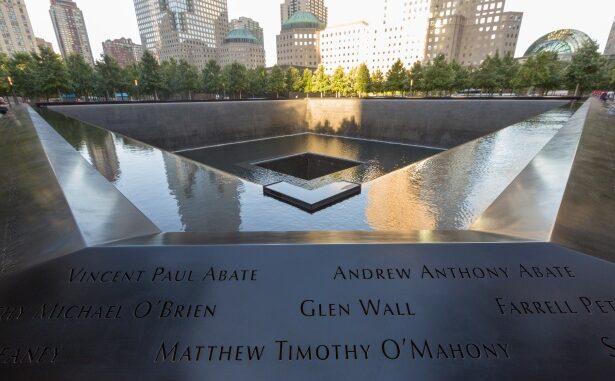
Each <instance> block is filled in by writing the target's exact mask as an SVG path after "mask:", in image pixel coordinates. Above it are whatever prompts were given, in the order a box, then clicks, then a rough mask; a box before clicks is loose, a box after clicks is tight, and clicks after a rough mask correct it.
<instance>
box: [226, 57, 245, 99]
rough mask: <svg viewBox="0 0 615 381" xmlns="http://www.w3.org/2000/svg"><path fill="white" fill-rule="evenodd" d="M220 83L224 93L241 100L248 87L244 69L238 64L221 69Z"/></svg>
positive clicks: (234, 63)
mask: <svg viewBox="0 0 615 381" xmlns="http://www.w3.org/2000/svg"><path fill="white" fill-rule="evenodd" d="M222 83H223V86H224V89H225V91H226V92H228V93H230V94H233V95H235V96H239V99H242V93H243V92H244V91H245V90H246V89H247V87H248V82H247V69H246V67H245V66H243V65H242V64H240V63H238V62H233V63H232V64H230V65H226V66H225V67H224V69H222Z"/></svg>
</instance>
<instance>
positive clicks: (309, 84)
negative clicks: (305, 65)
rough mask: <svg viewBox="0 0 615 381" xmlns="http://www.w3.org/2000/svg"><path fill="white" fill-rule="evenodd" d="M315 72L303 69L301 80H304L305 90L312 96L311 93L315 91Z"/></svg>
mask: <svg viewBox="0 0 615 381" xmlns="http://www.w3.org/2000/svg"><path fill="white" fill-rule="evenodd" d="M313 77H314V73H312V71H311V70H310V69H304V70H303V76H302V78H301V82H303V92H304V93H306V94H307V96H308V97H309V96H310V93H311V92H313V91H314V86H313V85H314V78H313Z"/></svg>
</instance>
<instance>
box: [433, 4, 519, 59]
mask: <svg viewBox="0 0 615 381" xmlns="http://www.w3.org/2000/svg"><path fill="white" fill-rule="evenodd" d="M505 5H506V2H505V0H472V1H465V2H457V1H446V0H432V2H431V7H430V8H431V11H430V19H429V29H428V33H427V43H426V47H425V58H426V59H427V60H430V59H433V58H434V57H436V56H437V55H438V54H443V55H444V56H445V57H446V58H447V59H448V60H455V61H457V62H459V63H461V64H462V65H474V66H477V65H480V64H481V62H482V61H483V60H484V59H485V58H486V57H487V56H488V55H490V56H493V55H494V54H495V53H496V52H498V53H499V54H500V55H501V56H503V55H506V54H511V55H514V53H515V50H516V48H517V40H518V38H519V30H520V29H521V22H522V21H523V13H521V12H504V7H505Z"/></svg>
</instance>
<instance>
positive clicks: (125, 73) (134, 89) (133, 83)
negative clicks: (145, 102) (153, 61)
mask: <svg viewBox="0 0 615 381" xmlns="http://www.w3.org/2000/svg"><path fill="white" fill-rule="evenodd" d="M122 77H123V78H124V83H126V84H127V85H128V86H127V88H128V91H129V92H130V93H131V94H133V95H134V96H135V98H136V99H138V98H139V95H140V94H139V65H138V64H136V63H133V64H130V65H128V66H126V67H125V68H124V69H123V70H122Z"/></svg>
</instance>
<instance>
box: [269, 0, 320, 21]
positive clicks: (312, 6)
mask: <svg viewBox="0 0 615 381" xmlns="http://www.w3.org/2000/svg"><path fill="white" fill-rule="evenodd" d="M300 11H303V12H310V13H312V14H314V15H316V17H318V19H319V20H320V22H321V23H323V24H324V25H327V22H328V21H329V14H328V12H329V11H328V8H327V7H326V6H325V0H284V3H282V4H281V5H280V16H281V21H282V25H284V23H286V21H288V19H289V18H291V17H292V15H294V14H295V13H297V12H300Z"/></svg>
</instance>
